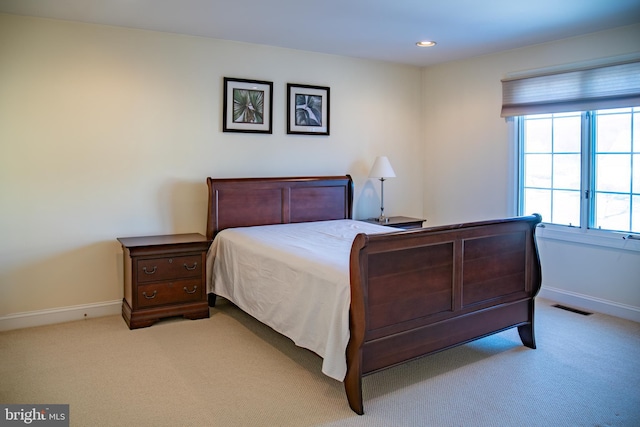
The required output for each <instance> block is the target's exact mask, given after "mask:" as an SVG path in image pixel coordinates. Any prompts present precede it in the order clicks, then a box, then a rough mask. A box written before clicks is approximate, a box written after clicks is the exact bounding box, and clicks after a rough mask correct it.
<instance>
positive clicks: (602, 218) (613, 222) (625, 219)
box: [595, 193, 631, 231]
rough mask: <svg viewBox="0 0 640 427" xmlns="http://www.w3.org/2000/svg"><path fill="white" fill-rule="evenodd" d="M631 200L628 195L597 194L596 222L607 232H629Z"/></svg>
mask: <svg viewBox="0 0 640 427" xmlns="http://www.w3.org/2000/svg"><path fill="white" fill-rule="evenodd" d="M630 202H631V199H630V197H629V195H627V194H604V193H598V194H596V203H595V205H596V221H597V226H598V228H603V229H605V230H618V231H627V230H629V218H630V214H631V211H630V210H631V203H630Z"/></svg>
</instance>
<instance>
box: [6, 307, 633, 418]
mask: <svg viewBox="0 0 640 427" xmlns="http://www.w3.org/2000/svg"><path fill="white" fill-rule="evenodd" d="M551 304H552V303H551V302H549V301H545V300H541V299H538V305H537V308H536V310H537V311H536V316H537V317H536V321H537V324H536V341H537V345H538V349H537V350H531V349H528V348H526V347H524V346H522V344H521V342H520V339H519V337H518V334H517V331H516V330H510V331H506V332H503V333H500V334H497V335H494V336H492V337H488V338H484V339H482V340H478V341H476V342H474V343H471V344H467V345H464V346H461V347H458V348H455V349H451V350H447V351H444V352H441V353H438V354H435V355H432V356H428V357H425V358H422V359H420V360H417V361H414V362H411V363H407V364H404V365H402V366H399V367H396V368H392V369H388V370H386V371H383V372H380V373H377V374H374V375H370V376H368V377H366V378H365V379H364V381H363V387H364V405H365V415H363V416H358V415H355V414H354V413H353V412H351V410H350V409H349V406H348V404H347V401H346V397H345V394H344V389H343V386H342V383H339V382H337V381H334V380H332V379H330V378H328V377H326V376H324V375H323V374H322V373H321V372H320V365H321V364H320V362H321V361H320V359H319V358H318V357H317V356H316V355H314V354H312V353H310V352H308V351H306V350H303V349H300V348H297V347H296V346H295V345H293V344H292V343H291V342H290V341H289V340H288V339H286V338H284V337H282V336H281V335H279V334H277V333H275V332H273V331H272V330H270V329H269V328H267V327H265V326H264V325H262V324H260V323H258V322H256V321H255V320H254V319H252V318H250V317H248V316H247V315H245V314H244V313H242V312H241V311H240V310H238V309H237V308H236V307H234V306H233V305H231V304H228V303H225V302H224V300H223V301H222V302H221V303H219V304H218V306H217V307H216V308H215V309H212V310H211V318H210V319H203V320H195V321H190V320H184V319H168V320H165V321H162V322H159V323H157V324H156V325H154V326H152V327H150V328H144V329H138V330H134V331H130V330H129V329H128V328H127V326H126V324H125V323H124V321H123V320H122V318H121V317H119V316H111V317H103V318H95V319H87V320H83V321H78V322H72V323H66V324H60V325H51V326H44V327H38V328H30V329H23V330H17V331H8V332H2V333H0V360H1V362H2V363H1V364H0V403H5V404H6V403H21V404H54V403H64V404H69V405H70V420H71V425H72V426H367V427H369V426H384V427H387V426H396V427H401V426H438V427H439V426H501V427H502V426H640V324H638V323H634V322H630V321H626V320H622V319H617V318H613V317H609V316H605V315H601V314H593V315H591V316H583V315H580V314H576V313H572V312H568V311H565V310H561V309H558V308H554V307H552V306H551Z"/></svg>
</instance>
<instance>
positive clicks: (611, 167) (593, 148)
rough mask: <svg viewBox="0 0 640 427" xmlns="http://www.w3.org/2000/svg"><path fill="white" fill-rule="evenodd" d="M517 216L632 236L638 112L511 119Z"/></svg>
mask: <svg viewBox="0 0 640 427" xmlns="http://www.w3.org/2000/svg"><path fill="white" fill-rule="evenodd" d="M516 124H517V128H518V143H519V153H520V156H519V172H520V173H519V177H520V179H519V191H518V195H519V211H520V212H519V213H520V214H530V213H533V212H536V213H539V214H541V215H542V218H543V220H544V221H545V222H548V223H553V224H561V225H569V226H575V227H581V228H597V229H603V230H612V231H623V232H636V233H640V107H628V108H617V109H607V110H595V111H587V112H565V113H549V114H536V115H526V116H519V117H516Z"/></svg>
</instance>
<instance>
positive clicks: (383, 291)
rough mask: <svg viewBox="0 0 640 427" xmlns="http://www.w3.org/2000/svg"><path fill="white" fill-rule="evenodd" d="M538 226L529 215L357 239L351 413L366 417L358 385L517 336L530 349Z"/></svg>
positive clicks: (352, 262)
mask: <svg viewBox="0 0 640 427" xmlns="http://www.w3.org/2000/svg"><path fill="white" fill-rule="evenodd" d="M540 221H541V217H540V216H539V215H533V216H528V217H518V218H511V219H503V220H496V221H483V222H476V223H467V224H458V225H452V226H444V227H434V228H426V229H421V230H410V231H400V232H397V233H390V234H383V235H365V234H360V235H358V237H357V238H356V239H355V241H354V243H353V246H352V249H351V259H350V274H351V311H350V329H351V339H350V341H349V345H348V347H347V376H346V378H345V381H344V383H345V390H346V393H347V398H348V400H349V405H350V406H351V408H352V409H353V410H354V411H355V412H356V413H358V414H362V413H364V408H363V402H362V377H363V376H364V375H367V374H370V373H373V372H376V371H378V370H381V369H384V368H388V367H391V366H394V365H397V364H399V363H402V362H406V361H408V360H411V359H415V358H417V357H420V356H424V355H427V354H430V353H434V352H437V351H441V350H444V349H447V348H451V347H454V346H457V345H460V344H464V343H467V342H469V341H473V340H475V339H478V338H481V337H484V336H487V335H491V334H494V333H497V332H500V331H503V330H505V329H509V328H513V327H518V332H519V334H520V338H521V339H522V342H523V344H524V345H526V346H527V347H531V348H535V338H534V331H533V315H534V297H535V296H536V294H537V293H538V291H539V290H540V284H541V271H540V261H539V258H538V251H537V248H536V244H535V228H536V226H537V224H538V223H540Z"/></svg>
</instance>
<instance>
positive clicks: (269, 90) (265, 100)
mask: <svg viewBox="0 0 640 427" xmlns="http://www.w3.org/2000/svg"><path fill="white" fill-rule="evenodd" d="M222 103H223V105H222V130H223V132H241V133H272V128H273V126H272V125H273V82H269V81H264V80H248V79H238V78H232V77H225V78H224V96H223V100H222Z"/></svg>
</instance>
